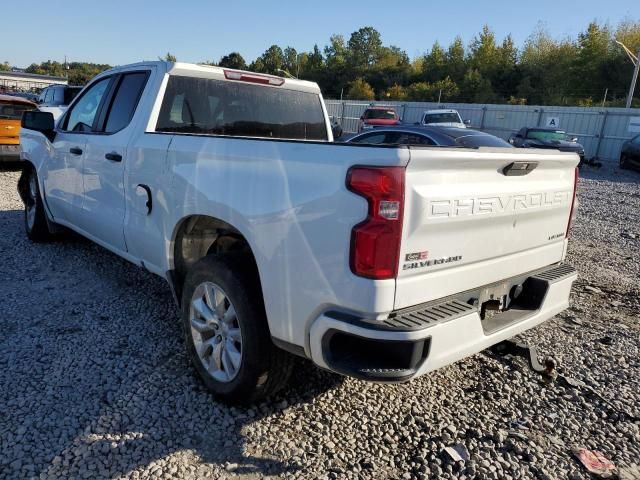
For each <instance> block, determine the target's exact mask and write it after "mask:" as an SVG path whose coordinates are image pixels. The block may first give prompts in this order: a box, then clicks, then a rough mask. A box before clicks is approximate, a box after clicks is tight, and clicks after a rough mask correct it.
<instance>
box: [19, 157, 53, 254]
mask: <svg viewBox="0 0 640 480" xmlns="http://www.w3.org/2000/svg"><path fill="white" fill-rule="evenodd" d="M26 175H27V183H26V195H25V198H24V228H25V232H26V234H27V237H29V239H30V240H31V241H33V242H44V241H48V240H51V239H52V238H53V234H52V233H51V231H50V230H49V226H48V225H47V217H46V213H45V211H44V204H43V203H42V197H41V195H40V187H39V186H38V174H37V173H36V171H35V169H34V168H30V169H29V171H28V172H27V174H26Z"/></svg>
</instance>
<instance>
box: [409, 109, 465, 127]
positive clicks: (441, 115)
mask: <svg viewBox="0 0 640 480" xmlns="http://www.w3.org/2000/svg"><path fill="white" fill-rule="evenodd" d="M470 123H471V121H470V120H465V121H464V122H463V121H462V117H460V114H459V113H458V111H457V110H451V109H437V110H425V112H424V113H423V114H422V117H421V119H420V121H419V122H417V124H418V125H428V126H430V127H434V126H441V127H458V128H466V127H467V125H469V124H470Z"/></svg>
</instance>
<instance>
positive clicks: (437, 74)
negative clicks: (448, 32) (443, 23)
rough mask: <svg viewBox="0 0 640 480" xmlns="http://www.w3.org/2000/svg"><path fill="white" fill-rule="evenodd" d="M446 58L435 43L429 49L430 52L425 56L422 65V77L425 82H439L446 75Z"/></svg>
mask: <svg viewBox="0 0 640 480" xmlns="http://www.w3.org/2000/svg"><path fill="white" fill-rule="evenodd" d="M446 64H447V58H446V54H445V51H444V50H443V49H442V47H441V46H440V44H439V43H438V42H437V41H436V42H434V44H433V46H432V47H431V51H430V52H429V53H428V54H427V55H425V57H424V62H423V64H422V77H423V78H424V80H425V81H427V82H435V81H436V80H440V79H441V78H442V76H443V75H445V74H446Z"/></svg>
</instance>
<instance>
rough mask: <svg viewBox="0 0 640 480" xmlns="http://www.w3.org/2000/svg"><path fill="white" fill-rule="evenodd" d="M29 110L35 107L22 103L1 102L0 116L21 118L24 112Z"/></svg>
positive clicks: (14, 118)
mask: <svg viewBox="0 0 640 480" xmlns="http://www.w3.org/2000/svg"><path fill="white" fill-rule="evenodd" d="M27 110H33V107H32V106H31V105H25V104H20V103H0V118H5V119H7V118H9V119H12V120H20V119H21V118H22V112H26V111H27Z"/></svg>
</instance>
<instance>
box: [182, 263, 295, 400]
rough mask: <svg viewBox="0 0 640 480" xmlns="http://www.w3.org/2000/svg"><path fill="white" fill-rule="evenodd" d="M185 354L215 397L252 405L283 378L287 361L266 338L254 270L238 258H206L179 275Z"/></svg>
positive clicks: (281, 381)
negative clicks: (182, 280) (183, 274)
mask: <svg viewBox="0 0 640 480" xmlns="http://www.w3.org/2000/svg"><path fill="white" fill-rule="evenodd" d="M182 320H183V326H184V330H185V341H186V345H187V352H188V354H189V357H190V359H191V362H192V363H193V365H194V367H195V369H196V370H197V371H198V373H199V375H200V377H201V378H202V380H203V381H204V383H205V385H206V386H207V387H208V388H209V390H211V391H212V392H213V393H214V394H215V395H216V396H217V397H218V398H220V399H221V400H225V401H229V402H233V403H244V404H246V403H252V402H255V401H257V400H260V399H262V398H264V397H266V396H268V395H271V394H273V393H275V392H276V391H277V390H279V389H280V388H281V387H282V386H283V385H284V384H285V383H286V381H287V379H288V377H289V374H290V372H291V366H292V362H293V359H292V358H291V356H290V355H289V354H287V353H286V352H284V351H282V350H280V349H278V348H277V347H275V345H273V343H272V342H271V337H270V335H269V328H268V325H267V319H266V315H265V311H264V304H263V301H262V291H261V289H260V285H259V282H258V279H257V273H255V270H254V268H252V265H251V264H249V263H248V262H245V261H244V260H243V259H242V258H240V257H235V256H228V257H216V256H207V257H204V258H202V259H201V260H199V261H198V262H196V264H195V265H194V266H193V267H192V268H191V270H190V271H189V273H188V274H187V278H186V279H185V285H184V290H183V295H182Z"/></svg>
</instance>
